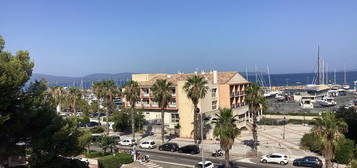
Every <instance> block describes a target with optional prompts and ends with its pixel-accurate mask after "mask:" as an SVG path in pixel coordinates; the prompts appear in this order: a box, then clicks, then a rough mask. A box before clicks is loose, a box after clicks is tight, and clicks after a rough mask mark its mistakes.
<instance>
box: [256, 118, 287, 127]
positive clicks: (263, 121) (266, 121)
mask: <svg viewBox="0 0 357 168" xmlns="http://www.w3.org/2000/svg"><path fill="white" fill-rule="evenodd" d="M258 124H259V125H284V120H281V119H273V118H264V117H263V118H262V119H260V120H259V122H258Z"/></svg>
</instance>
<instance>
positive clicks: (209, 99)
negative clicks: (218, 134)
mask: <svg viewBox="0 0 357 168" xmlns="http://www.w3.org/2000/svg"><path fill="white" fill-rule="evenodd" d="M193 75H199V76H203V77H204V78H205V79H206V80H207V83H208V84H207V86H208V88H209V90H208V92H207V94H206V96H205V98H203V99H201V100H200V102H199V104H198V107H199V108H200V112H201V113H204V115H205V116H206V118H211V119H212V118H214V117H215V113H217V112H218V109H219V108H231V109H232V110H233V112H234V113H235V114H238V115H239V120H240V123H239V126H240V127H242V126H245V123H246V121H247V120H248V119H249V115H248V107H247V106H246V105H245V103H244V100H245V90H246V88H247V87H248V86H249V84H250V82H249V81H248V80H246V79H245V78H244V77H243V76H241V75H240V74H239V73H238V72H218V71H211V72H201V73H191V74H182V73H180V74H163V73H158V74H133V75H132V80H134V81H136V82H138V84H139V86H140V92H141V93H140V101H138V102H137V103H136V108H137V109H142V110H143V113H144V115H145V119H146V120H147V121H148V122H149V123H153V124H155V123H160V121H161V112H160V109H159V107H158V103H157V102H155V101H154V99H153V94H152V91H151V87H152V85H153V84H154V83H155V82H156V80H158V79H166V80H167V81H169V82H171V83H172V84H173V87H172V100H171V102H170V103H169V105H168V107H167V108H166V110H165V121H164V124H165V127H166V129H167V130H168V131H170V130H173V129H174V127H175V126H176V125H177V124H179V125H180V137H182V138H192V137H193V133H192V132H193V104H192V102H191V100H190V99H189V98H188V97H187V95H186V92H185V91H184V89H183V86H184V84H185V82H186V80H187V78H188V77H190V76H193ZM124 105H125V106H128V103H126V102H125V100H124ZM208 123H209V121H208ZM211 128H212V127H211ZM212 130H213V129H208V130H205V133H206V138H208V139H212V138H213V135H212Z"/></svg>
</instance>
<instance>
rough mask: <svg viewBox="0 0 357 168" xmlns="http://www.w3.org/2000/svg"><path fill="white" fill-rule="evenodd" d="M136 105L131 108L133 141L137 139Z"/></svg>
mask: <svg viewBox="0 0 357 168" xmlns="http://www.w3.org/2000/svg"><path fill="white" fill-rule="evenodd" d="M134 106H135V104H133V105H132V106H131V133H132V134H133V140H134V139H135V109H134Z"/></svg>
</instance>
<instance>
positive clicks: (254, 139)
mask: <svg viewBox="0 0 357 168" xmlns="http://www.w3.org/2000/svg"><path fill="white" fill-rule="evenodd" d="M252 132H253V151H254V153H255V155H257V154H258V148H257V144H258V132H257V114H256V111H253V129H252Z"/></svg>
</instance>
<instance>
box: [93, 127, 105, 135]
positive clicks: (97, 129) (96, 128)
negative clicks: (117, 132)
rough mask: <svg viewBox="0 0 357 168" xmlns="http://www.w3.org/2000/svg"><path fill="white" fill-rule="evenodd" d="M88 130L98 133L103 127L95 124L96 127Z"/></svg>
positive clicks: (102, 130)
mask: <svg viewBox="0 0 357 168" xmlns="http://www.w3.org/2000/svg"><path fill="white" fill-rule="evenodd" d="M89 131H90V132H92V133H93V134H98V133H102V132H104V128H103V127H101V126H96V127H93V128H91V129H89Z"/></svg>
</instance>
